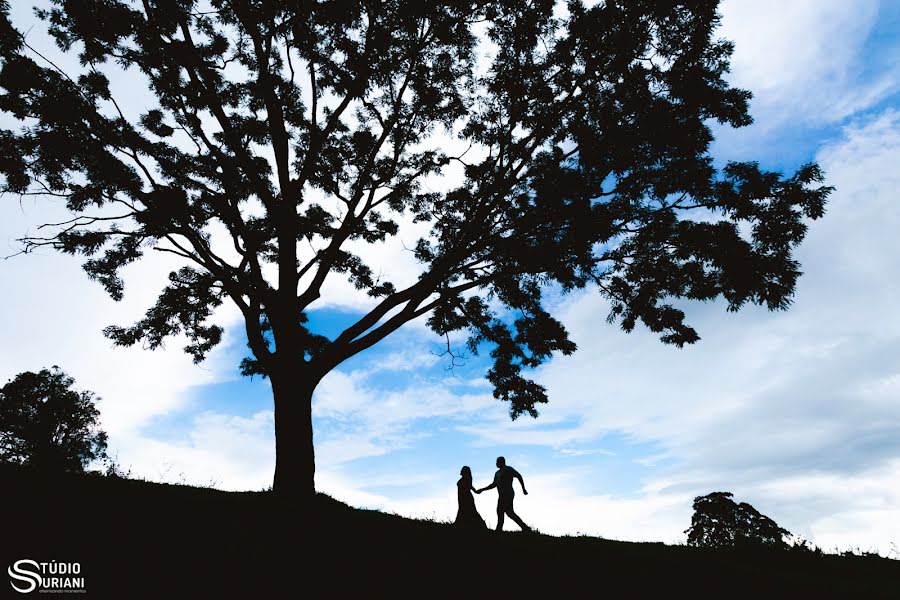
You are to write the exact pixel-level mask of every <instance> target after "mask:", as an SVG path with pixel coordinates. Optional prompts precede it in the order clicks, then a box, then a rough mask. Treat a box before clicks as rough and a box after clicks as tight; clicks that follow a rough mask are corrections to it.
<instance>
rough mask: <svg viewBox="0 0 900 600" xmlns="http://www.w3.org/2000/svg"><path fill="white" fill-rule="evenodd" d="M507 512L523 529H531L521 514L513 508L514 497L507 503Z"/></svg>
mask: <svg viewBox="0 0 900 600" xmlns="http://www.w3.org/2000/svg"><path fill="white" fill-rule="evenodd" d="M505 508H506V514H508V515H509V518H510V519H512V520H513V521H515V522H516V525H518V526H519V527H521V528H522V531H531V527H529V526H528V525H526V524H525V521H523V520H522V519H520V518H519V515H517V514H516V511H515V510H513V499H512V498H510V499H509V502H507V503H506V506H505Z"/></svg>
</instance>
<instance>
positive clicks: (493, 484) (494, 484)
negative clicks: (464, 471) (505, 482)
mask: <svg viewBox="0 0 900 600" xmlns="http://www.w3.org/2000/svg"><path fill="white" fill-rule="evenodd" d="M498 473H499V471H498ZM498 477H499V475H494V481H492V482H491V485H486V486H484V487H483V488H481V489H480V490H475V493H476V494H480V493H481V492H483V491H484V490H489V489H491V488H495V487H497V478H498Z"/></svg>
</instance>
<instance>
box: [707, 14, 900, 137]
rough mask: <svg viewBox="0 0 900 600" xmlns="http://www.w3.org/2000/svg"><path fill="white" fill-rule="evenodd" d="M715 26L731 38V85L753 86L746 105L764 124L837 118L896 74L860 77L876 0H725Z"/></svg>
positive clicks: (889, 86)
mask: <svg viewBox="0 0 900 600" xmlns="http://www.w3.org/2000/svg"><path fill="white" fill-rule="evenodd" d="M721 13H722V27H721V29H720V30H719V34H720V35H721V36H722V37H724V38H726V39H730V40H732V41H734V42H735V52H734V55H733V58H732V62H731V65H732V73H731V75H730V76H729V80H730V81H731V82H732V84H733V85H737V86H738V87H743V88H746V89H749V90H750V91H752V92H753V93H754V100H753V104H752V110H751V113H752V114H753V115H754V116H755V117H756V118H757V119H758V120H759V121H762V122H764V123H765V126H766V127H773V126H776V125H782V124H784V123H786V122H789V121H790V122H794V123H796V122H797V121H802V122H807V123H816V122H831V121H837V120H840V119H842V118H844V117H847V116H849V115H852V114H853V113H855V112H857V111H860V110H863V109H865V108H867V107H869V106H871V105H872V104H874V103H875V102H877V101H878V100H880V99H881V98H883V97H885V96H886V95H887V94H888V93H890V92H891V91H896V89H897V85H898V83H900V79H898V77H897V73H896V72H892V71H886V72H883V73H881V74H880V75H879V76H877V77H875V78H874V79H871V80H863V79H861V78H860V75H859V73H860V72H861V71H863V70H864V69H863V68H862V67H863V64H864V63H863V61H866V60H871V59H872V57H871V56H866V55H864V53H863V45H864V42H865V41H866V38H867V36H868V34H869V33H870V31H871V29H872V27H873V26H874V25H875V22H876V19H877V18H878V13H879V2H878V1H877V0H861V1H858V2H844V1H842V0H824V1H823V0H789V1H784V0H757V1H755V2H745V1H742V0H726V1H725V2H723V4H722V6H721Z"/></svg>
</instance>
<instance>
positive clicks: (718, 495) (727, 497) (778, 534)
mask: <svg viewBox="0 0 900 600" xmlns="http://www.w3.org/2000/svg"><path fill="white" fill-rule="evenodd" d="M733 496H734V494H732V493H731V492H713V493H711V494H707V495H705V496H698V497H696V498H694V516H693V517H692V518H691V526H690V528H689V529H687V530H686V531H685V533H687V534H688V537H687V543H688V545H689V546H699V547H706V548H736V547H743V546H748V545H759V544H762V545H766V546H775V547H779V548H787V546H788V545H787V542H785V541H784V538H785V536H790V535H791V533H790V532H789V531H788V530H786V529H783V528H781V527H779V526H778V524H777V523H775V521H773V520H772V519H770V518H769V517H767V516H766V515H764V514H761V513H760V512H759V511H758V510H756V509H755V508H753V507H752V506H751V505H749V504H747V503H746V502H741V503H740V504H737V503H736V502H735V501H734V500H732V499H731V498H732V497H733Z"/></svg>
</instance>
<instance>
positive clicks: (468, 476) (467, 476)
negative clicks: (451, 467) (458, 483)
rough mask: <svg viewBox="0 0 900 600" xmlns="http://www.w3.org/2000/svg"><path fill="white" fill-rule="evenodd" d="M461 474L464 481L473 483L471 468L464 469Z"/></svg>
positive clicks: (460, 471)
mask: <svg viewBox="0 0 900 600" xmlns="http://www.w3.org/2000/svg"><path fill="white" fill-rule="evenodd" d="M459 474H460V475H462V478H463V479H468V480H469V481H472V469H470V468H469V467H463V468H462V469H460V470H459Z"/></svg>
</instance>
